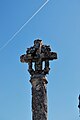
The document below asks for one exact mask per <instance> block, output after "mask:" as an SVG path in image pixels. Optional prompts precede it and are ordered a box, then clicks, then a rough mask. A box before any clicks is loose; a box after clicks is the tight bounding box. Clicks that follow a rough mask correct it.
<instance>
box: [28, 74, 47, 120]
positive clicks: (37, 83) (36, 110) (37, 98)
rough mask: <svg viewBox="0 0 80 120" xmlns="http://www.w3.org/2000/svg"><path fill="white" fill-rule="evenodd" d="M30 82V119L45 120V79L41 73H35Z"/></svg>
mask: <svg viewBox="0 0 80 120" xmlns="http://www.w3.org/2000/svg"><path fill="white" fill-rule="evenodd" d="M30 82H31V84H32V120H47V89H46V84H47V80H46V78H45V76H43V75H39V76H38V75H37V76H36V75H35V77H32V78H31V80H30Z"/></svg>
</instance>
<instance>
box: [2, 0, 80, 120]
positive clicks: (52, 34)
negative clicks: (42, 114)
mask: <svg viewBox="0 0 80 120" xmlns="http://www.w3.org/2000/svg"><path fill="white" fill-rule="evenodd" d="M44 3H45V0H40V1H38V0H35V1H33V0H29V1H28V0H17V1H16V0H14V1H11V0H7V1H5V0H0V48H1V47H2V46H3V45H4V44H5V43H6V42H7V41H8V40H9V39H10V38H11V37H12V36H13V35H14V33H15V32H16V31H17V30H18V29H19V28H20V27H21V26H22V25H23V24H24V23H25V22H26V21H27V20H28V19H29V18H30V17H31V16H32V15H33V14H34V13H35V12H36V11H37V10H38V9H39V8H40V6H42V5H43V4H44ZM54 3H55V4H54ZM37 38H40V39H42V40H43V44H46V45H50V46H51V48H52V51H56V52H57V54H58V60H56V61H51V62H50V66H51V70H50V73H49V75H47V79H48V85H47V89H48V119H49V120H54V119H55V120H78V119H79V117H78V109H77V105H78V99H77V98H78V94H79V93H80V0H50V1H49V2H48V3H47V4H46V6H45V7H44V8H43V9H42V10H41V11H40V12H39V13H38V14H37V15H36V16H35V17H34V18H33V19H32V20H31V21H30V22H29V23H28V24H27V25H26V26H25V27H24V29H23V30H22V31H21V32H20V33H19V34H18V35H17V36H16V37H15V38H14V39H13V40H12V41H11V42H10V43H9V44H8V45H7V46H6V47H5V48H4V49H3V50H1V51H0V120H31V84H30V83H29V79H30V75H29V73H28V71H27V68H28V67H27V64H22V63H20V60H19V59H20V55H22V54H24V53H25V51H26V48H28V47H30V46H32V45H33V41H34V40H35V39H37Z"/></svg>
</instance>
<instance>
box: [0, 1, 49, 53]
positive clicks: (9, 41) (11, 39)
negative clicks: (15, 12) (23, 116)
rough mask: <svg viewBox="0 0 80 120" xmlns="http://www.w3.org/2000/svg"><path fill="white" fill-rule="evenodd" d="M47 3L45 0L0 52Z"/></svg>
mask: <svg viewBox="0 0 80 120" xmlns="http://www.w3.org/2000/svg"><path fill="white" fill-rule="evenodd" d="M48 2H49V0H47V1H46V2H45V3H44V4H43V5H42V6H41V7H40V8H39V9H38V10H37V11H36V12H35V13H34V14H33V15H32V16H31V17H30V18H29V19H28V20H27V21H26V22H25V23H24V24H23V25H22V26H21V28H20V29H19V30H18V31H17V32H15V33H14V35H13V36H12V37H11V38H10V39H9V40H8V41H7V42H6V43H5V44H4V45H3V46H2V47H1V48H0V51H1V50H2V49H3V48H5V47H6V46H7V45H8V44H9V43H10V42H11V41H12V40H13V39H14V38H15V37H16V35H17V34H18V33H19V32H20V31H21V30H22V29H23V28H24V27H25V26H26V25H27V24H28V23H29V22H30V21H31V20H32V19H33V18H34V17H35V15H37V14H38V12H39V11H40V10H41V9H42V8H43V7H44V6H45V5H46V4H47V3H48Z"/></svg>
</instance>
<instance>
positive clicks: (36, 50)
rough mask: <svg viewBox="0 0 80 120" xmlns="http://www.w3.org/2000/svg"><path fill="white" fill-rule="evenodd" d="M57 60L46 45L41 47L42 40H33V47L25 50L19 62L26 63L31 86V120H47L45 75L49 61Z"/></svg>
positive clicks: (55, 54)
mask: <svg viewBox="0 0 80 120" xmlns="http://www.w3.org/2000/svg"><path fill="white" fill-rule="evenodd" d="M54 59H57V53H55V52H51V48H50V46H49V45H48V46H47V45H43V44H42V40H39V39H37V40H35V41H34V45H33V46H32V47H30V48H27V51H26V54H24V55H22V56H21V57H20V61H21V62H23V63H28V71H29V73H30V75H31V78H30V82H31V84H32V120H47V90H46V84H47V83H48V81H47V79H46V74H48V73H49V70H50V67H49V61H50V60H54Z"/></svg>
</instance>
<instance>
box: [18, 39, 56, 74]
mask: <svg viewBox="0 0 80 120" xmlns="http://www.w3.org/2000/svg"><path fill="white" fill-rule="evenodd" d="M54 59H57V53H56V52H51V48H50V46H49V45H43V44H42V40H39V39H37V40H35V41H34V45H33V46H32V47H30V48H27V51H26V54H24V55H22V56H21V57H20V61H21V62H23V63H24V62H25V63H28V65H29V69H28V71H29V73H30V74H31V75H33V74H48V72H49V70H50V68H49V60H54ZM43 62H45V67H44V69H43ZM33 63H35V64H34V68H35V69H33V68H32V64H33Z"/></svg>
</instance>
